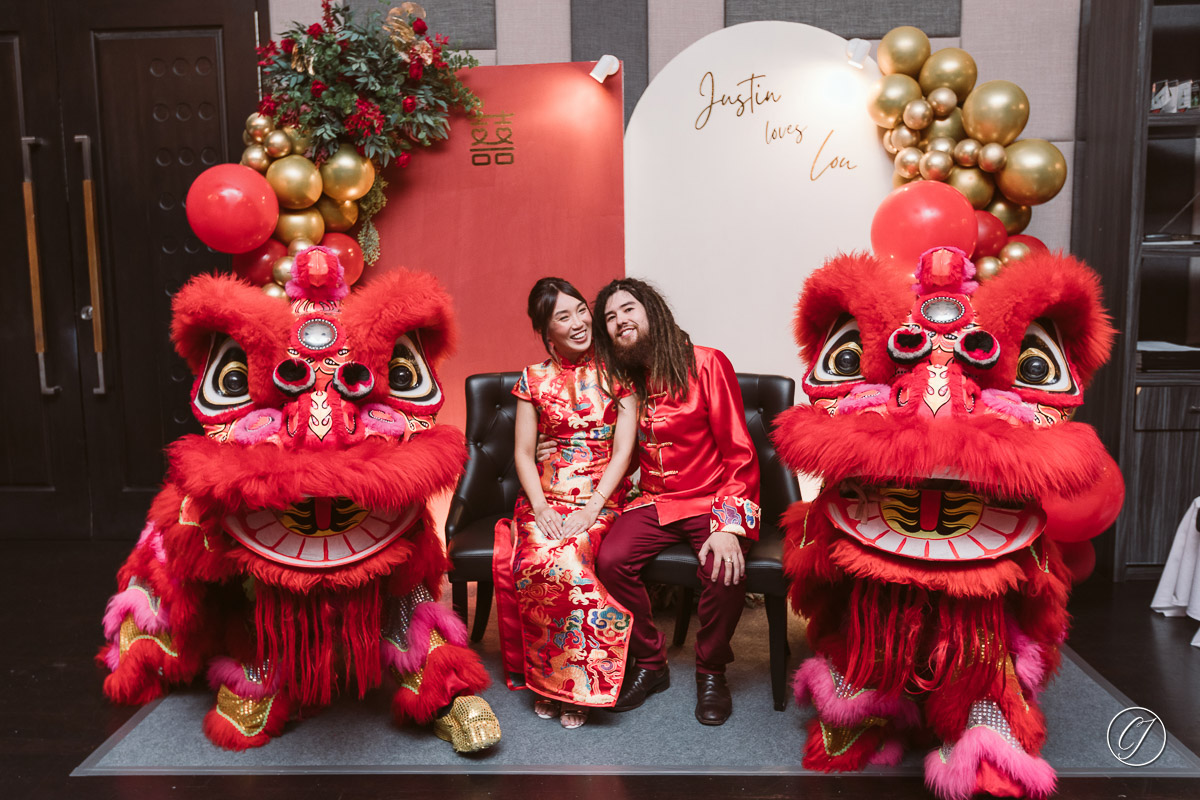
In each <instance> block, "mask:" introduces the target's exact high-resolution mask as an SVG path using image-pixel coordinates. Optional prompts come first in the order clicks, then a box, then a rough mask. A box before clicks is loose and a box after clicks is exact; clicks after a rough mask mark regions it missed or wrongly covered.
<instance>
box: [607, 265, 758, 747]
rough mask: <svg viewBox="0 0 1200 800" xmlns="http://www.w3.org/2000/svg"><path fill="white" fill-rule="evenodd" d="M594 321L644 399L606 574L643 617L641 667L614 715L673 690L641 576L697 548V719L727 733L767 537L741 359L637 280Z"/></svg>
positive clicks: (612, 370)
mask: <svg viewBox="0 0 1200 800" xmlns="http://www.w3.org/2000/svg"><path fill="white" fill-rule="evenodd" d="M594 308H595V312H594V317H593V322H592V325H593V329H594V340H595V343H596V355H597V360H598V362H599V364H600V365H601V368H602V369H603V370H604V376H605V379H607V380H611V379H616V380H618V381H620V382H621V383H623V384H624V385H625V386H628V387H631V388H634V389H636V390H637V394H638V398H639V406H640V407H639V412H640V414H639V424H638V442H639V445H640V447H639V448H638V454H639V455H638V458H639V466H640V467H641V489H642V494H641V496H640V497H638V498H637V499H636V500H634V501H633V502H632V503H631V504H630V505H629V506H627V507H626V511H625V513H623V514H622V515H621V516H620V518H619V519H618V520H617V521H616V522H615V523H614V524H613V527H612V529H611V530H610V531H609V532H608V534H607V535H606V536H605V538H604V543H603V545H602V546H601V548H600V551H599V554H598V557H597V563H596V571H597V575H598V577H599V578H600V582H601V583H603V584H604V586H605V587H607V589H608V591H609V592H610V593H611V595H612V596H613V598H615V599H616V600H617V601H618V602H620V603H621V604H622V605H623V606H625V608H627V609H629V611H630V612H632V613H633V631H632V636H631V637H630V646H629V652H630V655H632V656H633V657H634V658H636V660H637V661H636V665H635V666H633V667H631V668H630V669H629V670H628V671H627V673H626V675H625V681H624V685H623V686H622V688H621V694H620V697H618V699H617V703H616V705H615V706H614V707H613V710H614V711H628V710H630V709H634V708H637V707H638V706H640V705H642V703H644V702H645V701H646V698H647V697H648V696H649V695H651V694H654V693H656V692H660V691H662V690H664V689H666V688H667V687H668V686H669V685H670V680H671V678H670V673H669V672H668V669H667V656H666V637H665V636H664V635H663V634H662V633H660V632H659V631H658V630H657V629H656V628H655V627H654V619H653V614H652V612H651V608H650V598H649V596H648V595H647V593H646V585H645V583H644V581H643V580H642V576H641V572H642V569H643V567H645V566H646V564H648V563H649V562H650V561H651V559H653V558H654V557H655V556H656V555H658V553H660V552H661V551H663V550H664V549H666V548H667V547H670V546H671V545H673V544H676V543H678V542H686V543H688V544H689V545H691V548H692V550H693V551H694V552H695V553H696V556H697V557H698V558H699V559H700V569H699V577H700V581H701V584H702V589H701V592H700V607H699V612H698V616H699V620H700V630H699V632H698V633H697V635H696V719H697V720H699V721H700V722H701V724H704V725H720V724H722V723H724V722H725V720H727V719H728V718H729V715H730V714H731V713H732V711H733V702H732V700H731V698H730V695H729V687H728V685H727V684H726V682H725V665H726V664H728V663H729V662H730V661H732V660H733V650H732V649H731V648H730V646H729V640H730V638H731V637H732V636H733V631H734V629H735V628H736V627H737V623H738V619H739V618H740V617H741V615H742V608H743V606H744V601H745V596H746V588H745V584H744V583H743V578H744V576H745V572H746V561H745V551H746V550H747V549H749V547H750V543H751V540H754V539H757V538H758V523H759V509H758V481H759V478H758V460H757V456H756V455H755V450H754V443H753V442H752V441H751V439H750V433H749V431H748V430H747V429H746V418H745V414H744V412H743V409H742V395H741V391H740V389H739V388H738V382H737V376H736V375H735V374H734V371H733V367H732V366H731V365H730V363H729V359H728V358H726V357H725V355H724V354H723V353H721V352H720V351H719V350H714V349H712V348H709V347H701V346H699V345H693V344H692V343H691V339H690V338H689V337H688V335H687V333H686V332H684V331H683V330H681V329H680V327H679V326H678V325H676V324H675V317H674V315H673V314H672V313H671V309H670V307H668V305H667V303H666V301H665V300H663V298H662V296H661V295H660V294H659V293H658V292H657V291H656V290H655V289H653V288H652V287H650V286H649V285H648V284H646V283H645V282H643V281H640V280H636V279H633V278H623V279H620V280H615V281H613V282H611V283H610V284H608V285H607V286H605V287H604V288H603V289H601V290H600V294H599V295H598V296H597V298H596V303H595V306H594Z"/></svg>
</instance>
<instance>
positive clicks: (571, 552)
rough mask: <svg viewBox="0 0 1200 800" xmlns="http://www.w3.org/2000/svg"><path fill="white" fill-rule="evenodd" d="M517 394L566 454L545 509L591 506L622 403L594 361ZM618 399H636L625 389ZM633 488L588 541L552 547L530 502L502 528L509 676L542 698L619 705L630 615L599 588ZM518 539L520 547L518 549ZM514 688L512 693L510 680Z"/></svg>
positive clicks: (608, 509) (549, 363)
mask: <svg viewBox="0 0 1200 800" xmlns="http://www.w3.org/2000/svg"><path fill="white" fill-rule="evenodd" d="M513 394H515V395H516V396H517V397H519V398H521V399H522V400H528V401H529V402H531V403H533V405H534V408H536V409H537V413H538V432H539V433H540V434H541V435H542V436H543V437H546V438H549V439H552V440H557V442H558V443H559V451H558V453H557V454H556V455H555V456H554V457H553V458H552V459H550V460H548V461H544V462H542V463H541V464H539V465H538V466H539V468H540V470H541V478H542V492H543V493H544V494H545V496H546V502H547V503H549V505H550V507H551V508H553V509H554V510H555V511H557V512H559V513H560V514H562V515H564V516H569V515H570V514H572V513H574V512H575V511H577V510H578V509H579V508H580V507H582V506H583V505H584V504H585V503H587V502H588V500H589V499H591V496H592V492H593V491H594V488H595V486H596V485H597V484H598V483H599V482H600V478H601V476H603V474H604V470H605V469H606V468H607V467H608V464H609V461H610V460H611V459H612V450H613V434H614V431H615V429H616V422H617V404H616V401H614V400H613V399H612V398H610V397H608V396H607V395H605V394H604V392H603V391H602V390H601V389H600V385H599V380H598V375H597V370H596V365H595V362H594V361H593V360H592V355H591V353H588V354H587V355H586V356H584V357H583V358H582V359H581V360H580V361H579V362H577V363H574V364H572V363H571V362H568V361H565V360H561V361H559V360H556V359H547V360H546V361H544V362H542V363H541V364H537V365H534V366H530V367H526V368H525V370H524V372H523V373H522V375H521V379H520V381H519V382H518V383H517V385H516V386H515V387H514V388H513ZM617 395H618V396H619V397H626V396H628V395H629V392H628V390H625V389H623V388H619V391H618V392H617ZM628 488H629V482H628V480H627V479H626V480H624V481H622V483H621V485H620V486H618V488H617V490H616V491H614V492H613V496H612V497H610V498H609V499H608V502H607V503H605V506H604V508H603V509H601V511H600V514H599V516H597V517H596V522H595V523H594V524H593V525H592V527H591V528H589V529H588V531H587V533H586V534H585V535H583V536H577V537H572V538H567V539H548V538H546V537H545V536H543V535H542V533H541V531H540V529H539V528H538V526H537V524H536V523H535V521H534V514H533V508H532V507H531V505H530V503H529V500H528V498H526V497H525V495H524V493H522V494H521V496H520V497H518V498H517V504H516V508H515V509H514V510H513V517H514V519H513V521H512V524H511V525H510V521H509V520H501V521H500V522H499V523H498V524H497V525H496V548H495V554H496V555H495V558H494V559H493V562H492V563H493V567H492V571H493V574H494V577H495V584H496V597H497V612H498V617H499V620H500V635H501V639H502V642H503V645H504V655H505V669H506V671H508V672H509V673H516V674H518V675H519V674H522V673H523V674H524V676H525V685H526V686H527V687H528V688H530V689H533V690H534V691H535V692H537V693H538V694H540V695H544V696H545V697H550V698H555V699H559V700H563V701H566V702H568V703H571V704H574V705H581V706H611V705H612V704H613V703H615V702H616V700H617V695H618V694H619V692H620V689H621V679H622V676H623V675H624V673H625V661H626V649H627V645H628V640H629V631H630V626H631V624H632V619H633V618H632V615H630V613H629V612H628V611H627V610H625V608H624V607H622V606H621V605H620V604H618V603H617V602H616V601H615V600H613V599H612V598H610V597H609V595H608V592H607V591H606V590H605V589H604V587H603V586H601V585H600V583H599V582H598V581H597V580H596V575H595V572H594V569H595V562H596V549H597V548H598V547H599V545H600V540H601V538H602V537H603V535H604V534H605V532H607V531H608V528H609V526H610V525H612V523H613V520H615V519H616V517H617V513H618V512H617V509H619V508H620V507H621V505H622V504H623V503H624V500H625V493H626V491H627V490H628ZM514 532H515V539H516V541H515V543H514V541H513V538H514ZM509 685H510V686H512V687H513V688H519V686H514V684H513V681H512V680H511V678H510V681H509Z"/></svg>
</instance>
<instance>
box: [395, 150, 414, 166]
mask: <svg viewBox="0 0 1200 800" xmlns="http://www.w3.org/2000/svg"><path fill="white" fill-rule="evenodd" d="M410 158H412V156H410V155H409V154H408V153H407V152H403V153H401V154H400V155H398V156H396V166H397V167H401V168H403V167H407V166H408V160H409V159H410Z"/></svg>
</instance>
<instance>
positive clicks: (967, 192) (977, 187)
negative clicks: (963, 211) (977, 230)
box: [946, 167, 996, 208]
mask: <svg viewBox="0 0 1200 800" xmlns="http://www.w3.org/2000/svg"><path fill="white" fill-rule="evenodd" d="M946 183H948V184H950V185H951V186H953V187H954V188H955V189H958V191H959V192H961V193H962V196H963V197H965V198H967V201H968V202H969V203H970V204H971V207H972V208H984V207H986V206H987V204H988V203H990V202H992V195H994V194H995V193H996V184H995V183H994V181H993V180H992V176H991V175H988V174H987V173H986V172H983V171H981V170H978V169H975V168H973V167H955V168H954V170H953V171H952V172H951V173H950V177H949V178H947V179H946Z"/></svg>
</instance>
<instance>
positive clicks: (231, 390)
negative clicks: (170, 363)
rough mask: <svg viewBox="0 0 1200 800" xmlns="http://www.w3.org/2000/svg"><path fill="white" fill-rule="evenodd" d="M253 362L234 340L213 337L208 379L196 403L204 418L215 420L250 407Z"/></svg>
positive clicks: (194, 404)
mask: <svg viewBox="0 0 1200 800" xmlns="http://www.w3.org/2000/svg"><path fill="white" fill-rule="evenodd" d="M249 363H250V360H249V359H248V358H246V351H245V350H243V349H242V347H241V345H239V344H238V343H237V342H236V341H234V340H233V338H232V337H230V336H225V335H223V334H218V335H216V336H214V337H213V343H212V346H211V347H210V348H209V351H208V363H207V364H205V366H204V377H203V378H202V379H201V380H200V385H199V389H198V390H197V392H196V396H195V398H194V399H193V401H192V405H193V407H194V410H195V412H196V413H197V414H198V415H200V417H201V418H205V417H212V416H215V415H217V414H221V413H223V412H225V411H228V410H229V409H231V408H237V407H239V406H243V405H247V404H249V403H250V367H249Z"/></svg>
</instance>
